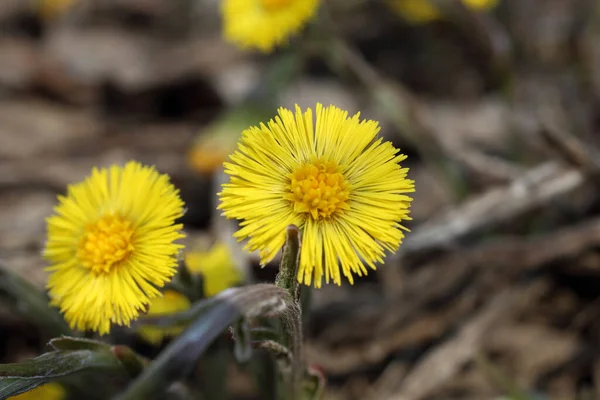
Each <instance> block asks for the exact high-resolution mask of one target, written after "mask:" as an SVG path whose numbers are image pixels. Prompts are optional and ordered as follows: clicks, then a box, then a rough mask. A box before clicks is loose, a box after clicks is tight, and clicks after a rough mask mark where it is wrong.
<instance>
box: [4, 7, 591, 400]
mask: <svg viewBox="0 0 600 400" xmlns="http://www.w3.org/2000/svg"><path fill="white" fill-rule="evenodd" d="M248 1H250V0H248ZM409 1H410V0H409ZM415 1H422V0H415ZM423 1H424V0H423ZM432 2H433V3H435V4H437V6H438V7H440V9H441V10H443V13H442V14H444V16H442V15H441V14H440V15H438V16H437V17H431V18H425V19H422V18H421V19H419V18H414V16H413V17H411V15H410V13H409V14H406V12H402V10H400V8H401V7H394V5H392V4H391V2H386V1H384V0H327V1H325V2H324V3H325V4H324V5H323V6H322V7H321V9H320V11H319V16H318V18H317V20H316V21H312V22H311V23H310V24H309V26H308V27H307V28H306V29H304V30H303V31H302V32H301V33H300V34H299V35H296V36H295V37H294V38H292V40H291V42H290V44H289V46H285V47H282V48H280V49H279V50H278V51H276V52H274V53H271V54H262V53H257V52H253V51H243V50H240V49H238V48H237V47H235V46H234V45H232V44H229V43H227V42H226V41H224V39H223V37H222V33H221V27H222V23H221V15H220V12H219V3H220V2H219V1H218V0H171V1H165V0H97V1H92V0H74V1H67V0H53V1H40V2H36V1H32V2H29V1H24V0H0V259H2V260H3V261H4V262H5V263H6V264H7V265H8V266H9V267H10V268H11V269H12V270H14V271H15V272H17V273H18V274H19V275H21V276H23V277H25V278H27V279H28V280H29V281H31V282H33V283H35V284H36V285H37V286H39V287H43V286H44V284H45V280H46V274H45V272H44V271H43V267H44V266H45V263H44V261H43V260H42V258H41V256H40V252H41V249H42V247H43V244H44V240H45V238H44V235H45V218H46V217H47V216H48V215H50V214H51V212H52V207H53V205H54V204H55V202H56V195H57V194H58V193H64V191H65V188H66V185H67V184H69V183H72V182H77V181H79V180H81V179H82V178H84V177H85V176H86V175H87V174H88V173H89V171H90V169H91V168H92V167H93V166H99V167H101V166H102V167H103V166H108V165H110V164H112V163H124V162H126V161H128V160H130V159H137V160H139V161H141V162H143V163H145V164H153V165H156V166H157V168H158V169H159V170H160V171H161V172H164V173H168V174H170V176H171V177H172V179H173V181H174V183H175V185H176V186H177V187H179V188H180V189H181V193H182V197H183V199H184V200H185V201H186V203H187V207H188V211H187V214H186V216H185V217H184V221H183V222H184V223H185V228H186V231H187V233H188V238H187V239H186V240H187V242H188V248H206V247H207V246H210V244H212V243H214V242H218V241H223V240H224V241H227V240H230V239H229V237H230V234H231V232H232V230H233V228H232V227H231V225H230V224H228V223H226V222H224V221H222V220H221V219H220V218H219V217H218V213H217V212H216V211H214V208H215V206H216V201H215V198H216V197H215V192H216V191H217V190H218V189H217V188H218V184H219V182H221V181H222V177H221V172H220V169H219V166H220V165H221V163H222V161H223V160H224V159H225V157H226V155H227V154H229V153H230V152H231V151H232V150H233V147H232V146H234V145H235V141H236V140H237V139H238V137H239V134H240V132H241V131H242V130H243V129H245V128H246V127H248V126H250V125H253V124H257V123H258V122H261V121H265V122H266V121H267V120H268V119H269V118H270V117H271V116H273V115H274V114H275V113H276V109H277V107H279V106H284V107H288V108H289V107H293V106H294V104H299V105H300V106H302V107H307V106H311V107H314V105H315V103H316V102H321V103H324V104H330V103H331V104H334V105H336V106H338V107H340V108H342V109H346V110H348V111H349V112H350V113H351V114H354V113H355V112H358V111H360V112H361V115H362V116H363V117H364V118H369V119H375V120H378V121H380V124H381V126H382V135H383V136H384V137H385V138H386V139H387V140H391V141H392V142H394V144H395V145H396V146H398V147H400V148H401V149H402V151H403V152H404V153H405V154H407V155H408V156H409V157H408V159H407V161H406V162H405V165H406V166H408V167H410V173H409V177H410V178H412V179H414V180H415V181H416V192H415V193H414V202H413V203H412V213H411V215H412V217H413V221H410V222H409V223H408V224H407V225H408V227H409V228H410V229H411V233H409V234H407V238H406V240H405V243H404V244H403V245H402V246H401V250H400V251H399V252H398V253H397V254H395V255H392V256H389V257H388V258H387V261H386V264H385V265H384V266H381V267H380V268H379V269H378V270H377V272H374V273H371V274H370V275H369V276H368V277H367V278H364V279H359V280H357V281H356V284H355V285H354V286H350V285H349V284H347V283H344V284H343V285H342V286H341V287H335V286H333V285H330V286H325V287H323V288H322V289H320V290H316V291H313V303H312V305H311V308H310V310H307V312H306V313H307V318H308V323H307V326H306V341H307V345H306V351H307V358H308V361H309V363H310V364H311V365H313V366H315V367H316V368H318V369H320V370H322V371H323V372H324V374H325V375H326V376H327V378H328V387H327V390H326V395H325V398H326V399H377V400H379V399H397V400H401V399H404V400H412V399H415V400H417V399H428V400H433V399H499V398H502V397H504V398H510V399H597V398H600V217H599V216H598V214H599V212H600V193H599V190H598V188H599V187H600V186H599V185H598V183H599V182H600V181H599V178H600V152H599V150H598V149H599V148H600V140H599V137H598V134H597V130H598V122H599V121H600V114H599V111H600V110H599V105H600V98H599V95H600V46H599V44H600V15H599V12H600V2H598V1H597V0H500V1H499V2H498V3H497V4H494V5H493V7H492V6H490V7H487V8H486V7H484V8H477V7H475V8H470V7H467V6H463V5H462V4H460V2H453V1H448V0H446V1H443V0H432ZM237 262H238V263H239V264H240V265H242V266H243V268H245V275H246V276H247V280H248V281H250V282H260V281H272V280H273V277H274V275H275V273H276V268H275V267H274V266H273V267H272V266H267V267H266V268H264V269H260V268H259V266H258V259H257V257H256V256H255V255H249V256H246V255H244V254H243V253H242V252H241V251H239V252H238V253H237ZM0 314H1V318H0V361H1V362H3V363H7V362H16V361H18V360H21V359H24V358H28V357H32V356H35V355H37V354H40V353H41V352H42V351H44V350H45V347H44V345H43V341H42V339H43V338H44V332H43V330H42V329H40V328H38V327H36V325H35V324H34V323H32V322H29V321H27V320H25V319H24V318H23V317H22V316H21V315H20V314H19V313H18V312H15V311H14V309H13V308H10V307H8V306H7V305H2V304H0ZM141 351H142V352H143V351H144V350H143V349H142V350H141ZM146 354H151V351H150V350H147V349H146ZM229 374H230V375H228V380H229V391H230V395H231V398H236V399H237V398H239V399H242V398H258V397H257V395H256V388H255V387H253V386H252V384H251V382H249V380H248V379H247V377H246V378H245V377H244V376H243V374H242V373H241V372H240V371H239V370H237V369H235V368H233V367H232V368H231V370H230V373H229Z"/></svg>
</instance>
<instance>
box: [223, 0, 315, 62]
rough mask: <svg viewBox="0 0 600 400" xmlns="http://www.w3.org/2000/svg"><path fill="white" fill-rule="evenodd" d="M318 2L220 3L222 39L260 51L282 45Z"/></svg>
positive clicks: (236, 0)
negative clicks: (223, 36)
mask: <svg viewBox="0 0 600 400" xmlns="http://www.w3.org/2000/svg"><path fill="white" fill-rule="evenodd" d="M320 1H321V0H223V2H222V9H221V12H222V14H223V26H224V28H223V29H224V35H225V38H226V39H227V40H228V41H230V42H232V43H235V44H237V45H238V46H240V47H242V48H244V49H249V48H255V49H259V50H261V51H263V52H269V51H271V50H273V48H274V47H275V46H278V45H281V44H284V43H286V42H287V40H288V38H289V37H290V36H291V35H293V34H295V33H297V32H298V31H300V30H301V29H302V28H303V27H304V26H305V25H306V23H307V22H308V20H310V19H311V18H312V17H313V16H314V15H315V14H316V11H317V8H318V6H319V4H320Z"/></svg>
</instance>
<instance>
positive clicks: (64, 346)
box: [48, 336, 110, 351]
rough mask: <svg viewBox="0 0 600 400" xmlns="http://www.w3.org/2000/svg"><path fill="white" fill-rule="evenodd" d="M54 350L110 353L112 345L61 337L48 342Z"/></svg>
mask: <svg viewBox="0 0 600 400" xmlns="http://www.w3.org/2000/svg"><path fill="white" fill-rule="evenodd" d="M48 345H50V346H51V347H52V348H53V349H54V350H92V351H97V350H100V351H110V345H108V344H106V343H102V342H98V341H97V340H92V339H85V338H74V337H70V336H61V337H59V338H54V339H50V342H48Z"/></svg>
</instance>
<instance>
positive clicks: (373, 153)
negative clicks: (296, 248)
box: [219, 104, 414, 287]
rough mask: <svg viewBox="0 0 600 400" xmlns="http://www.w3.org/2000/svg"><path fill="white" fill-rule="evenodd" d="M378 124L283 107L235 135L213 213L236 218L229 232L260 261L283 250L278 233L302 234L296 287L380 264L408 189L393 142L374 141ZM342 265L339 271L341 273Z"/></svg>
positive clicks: (397, 239)
mask: <svg viewBox="0 0 600 400" xmlns="http://www.w3.org/2000/svg"><path fill="white" fill-rule="evenodd" d="M378 132H379V126H378V124H377V122H375V121H370V120H369V121H366V120H362V121H361V120H360V114H356V115H354V116H353V117H348V113H347V112H346V111H342V110H340V109H339V108H337V107H334V106H329V107H326V108H323V107H322V106H321V105H320V104H317V107H316V118H315V119H313V113H312V110H311V109H310V108H309V109H307V110H306V111H305V112H302V110H300V108H299V107H298V106H296V113H295V114H294V113H293V112H292V111H290V110H287V109H284V108H280V109H279V115H278V116H277V117H275V118H274V119H272V120H271V121H269V123H268V124H267V125H264V124H261V125H260V126H258V127H251V128H249V129H247V130H245V131H244V132H243V133H242V138H241V140H240V142H239V145H238V149H237V150H236V152H235V153H234V154H232V155H231V156H230V160H231V162H226V163H225V164H224V165H225V172H226V173H227V174H229V175H230V182H229V183H226V184H223V190H222V192H221V193H219V196H220V199H221V204H220V205H219V209H222V210H223V214H224V215H225V216H226V217H228V218H237V219H239V220H241V229H240V230H239V231H237V232H236V233H235V237H236V238H238V240H243V239H246V238H247V239H248V243H247V245H246V249H248V250H250V251H255V250H259V251H260V256H261V261H262V263H263V264H264V263H267V262H268V261H270V260H272V259H273V257H274V256H275V254H276V253H277V252H278V251H279V249H280V248H281V247H282V246H283V244H284V241H285V229H286V227H287V226H288V225H291V224H294V225H296V226H298V227H299V228H300V229H301V231H302V250H301V254H300V270H299V274H298V281H299V282H301V283H305V284H306V285H310V284H311V282H314V285H315V287H320V286H321V284H322V281H323V277H324V278H325V281H326V282H327V283H328V282H329V281H333V282H334V283H336V284H338V285H340V284H341V275H344V276H345V277H346V278H347V279H348V281H350V283H353V282H354V277H353V275H355V274H356V275H358V276H362V275H366V274H367V268H366V267H365V264H366V265H367V266H368V267H370V268H371V269H375V262H379V263H381V262H383V258H384V255H385V250H388V251H391V252H393V251H396V250H397V248H398V246H399V245H400V243H401V242H402V239H403V237H404V233H403V230H406V228H404V227H403V226H402V225H401V221H403V220H408V219H410V218H409V216H408V214H409V206H410V202H411V200H412V199H411V198H410V197H408V196H407V195H406V193H410V192H413V191H414V182H413V181H412V180H410V179H407V177H406V175H407V172H408V169H407V168H402V167H401V166H400V162H401V161H402V160H404V159H405V158H406V156H404V155H402V154H398V152H399V150H397V149H396V148H394V146H393V145H392V144H391V143H390V142H384V141H383V139H381V138H377V133H378ZM340 267H341V273H340Z"/></svg>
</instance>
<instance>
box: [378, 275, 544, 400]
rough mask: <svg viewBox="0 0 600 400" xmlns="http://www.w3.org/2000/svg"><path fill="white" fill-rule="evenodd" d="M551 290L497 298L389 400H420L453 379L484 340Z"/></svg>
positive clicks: (531, 288) (538, 285)
mask: <svg viewBox="0 0 600 400" xmlns="http://www.w3.org/2000/svg"><path fill="white" fill-rule="evenodd" d="M547 288H548V282H546V281H536V282H534V283H532V284H530V285H528V286H525V287H520V288H516V289H507V290H505V291H504V292H502V293H500V294H499V295H497V296H496V297H495V298H494V299H492V301H490V302H489V304H488V305H487V306H486V307H485V308H484V309H483V310H481V311H480V312H479V313H478V314H477V315H476V316H474V317H473V318H471V320H470V321H468V322H467V323H465V324H464V326H463V328H462V329H461V330H460V331H459V332H458V334H457V335H456V336H455V337H454V338H452V339H450V340H448V341H446V342H445V343H443V344H442V345H440V346H438V347H436V348H434V349H432V350H431V351H430V352H429V353H428V354H426V355H425V356H424V360H423V361H421V362H420V363H419V364H418V365H417V366H416V367H415V368H413V369H412V371H411V372H410V373H409V374H408V376H407V377H406V378H405V379H404V381H403V383H402V386H401V388H400V391H399V393H398V394H396V395H393V396H390V397H388V399H389V400H418V399H421V398H424V397H425V396H427V395H428V394H431V393H432V391H433V390H435V389H436V388H438V387H439V386H441V385H443V384H444V383H446V382H447V381H448V380H449V379H451V378H452V377H453V376H454V375H455V374H456V373H457V372H458V371H459V370H460V369H461V368H462V367H463V366H464V365H465V363H467V362H468V361H470V360H472V359H473V358H474V357H475V356H476V355H477V353H478V351H479V349H480V347H481V345H482V339H483V338H484V336H485V334H486V333H487V332H489V331H490V329H492V328H493V327H494V326H496V325H497V324H499V323H501V322H502V321H504V320H505V319H507V318H508V317H510V316H511V315H513V314H514V313H515V312H518V310H519V309H520V308H522V307H524V306H526V305H528V304H530V303H531V302H532V301H534V300H535V299H536V298H537V297H539V296H540V295H541V294H542V293H544V292H545V291H546V290H547Z"/></svg>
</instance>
